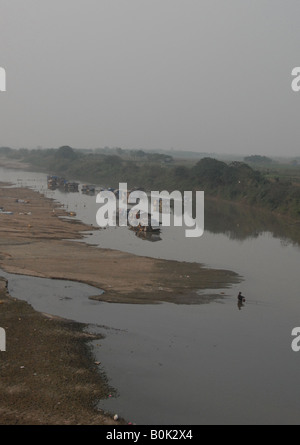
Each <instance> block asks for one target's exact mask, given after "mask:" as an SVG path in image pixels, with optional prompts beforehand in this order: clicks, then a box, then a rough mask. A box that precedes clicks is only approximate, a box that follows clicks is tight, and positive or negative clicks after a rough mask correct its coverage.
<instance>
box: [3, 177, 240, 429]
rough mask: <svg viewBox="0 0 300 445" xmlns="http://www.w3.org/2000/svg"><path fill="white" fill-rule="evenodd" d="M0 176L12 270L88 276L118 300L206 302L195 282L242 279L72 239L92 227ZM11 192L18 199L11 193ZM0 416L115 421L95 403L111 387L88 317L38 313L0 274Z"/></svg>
mask: <svg viewBox="0 0 300 445" xmlns="http://www.w3.org/2000/svg"><path fill="white" fill-rule="evenodd" d="M5 185H7V184H1V183H0V207H3V208H4V209H5V210H6V211H10V212H12V214H3V213H2V214H0V267H1V268H2V269H4V270H6V271H7V272H10V273H18V274H25V275H32V276H40V277H47V278H65V279H69V280H76V281H81V282H85V283H88V284H92V285H94V286H96V287H98V288H101V289H104V291H105V293H104V294H103V295H100V296H97V295H96V296H95V298H100V299H104V300H106V301H114V302H123V303H155V302H159V301H169V302H175V303H204V302H207V301H208V299H209V298H212V297H209V296H205V295H202V296H201V297H200V296H199V295H198V294H197V293H196V290H197V289H216V296H219V297H220V295H218V289H219V288H224V287H226V286H230V285H231V284H232V283H234V282H237V281H239V277H238V276H237V275H236V274H235V273H233V272H230V271H224V270H211V269H205V268H203V267H201V266H200V265H198V264H189V263H179V262H176V261H163V260H156V259H152V258H146V257H137V256H134V255H132V254H128V253H123V252H118V251H113V250H107V249H99V248H95V247H92V246H88V245H86V244H84V243H78V242H76V241H72V240H76V239H77V240H79V239H82V236H83V235H82V232H83V231H87V230H90V227H88V226H86V225H84V224H81V223H80V222H78V221H76V220H69V219H64V218H60V217H64V216H67V214H66V213H65V212H64V211H63V210H61V209H59V208H58V206H57V205H56V204H55V203H54V202H53V201H52V200H50V199H46V198H45V197H44V196H42V195H40V194H39V193H37V192H34V191H32V190H29V189H25V188H6V187H5ZM17 200H18V201H17ZM0 326H1V327H3V328H5V329H6V333H7V352H1V353H0V359H1V361H0V372H1V382H0V424H113V423H116V422H114V420H113V419H112V418H111V417H110V416H105V415H104V414H103V413H101V412H99V411H97V410H96V409H95V404H96V401H97V400H99V399H101V398H103V397H107V396H108V394H109V392H110V391H111V389H110V388H109V387H108V385H107V383H106V380H105V378H104V377H103V376H102V375H100V373H99V372H98V367H97V365H95V364H94V362H93V357H92V355H91V353H90V350H89V347H88V342H89V341H90V340H91V338H92V337H91V335H89V334H87V333H86V332H85V331H84V328H85V326H83V325H81V324H79V323H74V322H71V321H66V320H61V319H57V318H53V317H50V316H47V315H45V314H39V313H37V312H36V311H34V310H33V309H32V307H31V306H30V305H28V304H27V303H25V302H22V301H18V300H15V299H13V298H11V297H10V296H9V295H8V293H7V290H6V289H5V283H4V282H1V281H0Z"/></svg>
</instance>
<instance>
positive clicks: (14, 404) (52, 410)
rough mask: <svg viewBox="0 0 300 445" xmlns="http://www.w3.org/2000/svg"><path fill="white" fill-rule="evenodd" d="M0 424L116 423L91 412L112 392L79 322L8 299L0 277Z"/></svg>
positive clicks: (88, 338)
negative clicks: (2, 347) (1, 344)
mask: <svg viewBox="0 0 300 445" xmlns="http://www.w3.org/2000/svg"><path fill="white" fill-rule="evenodd" d="M0 324H1V327H3V328H4V329H5V331H6V352H3V351H2V352H0V374H1V381H0V424H1V425H79V424H84V425H116V424H124V423H125V422H124V421H123V420H121V421H118V422H116V421H114V420H113V418H112V416H109V415H107V414H105V413H103V412H101V411H99V410H97V409H96V408H95V401H96V400H99V399H100V398H106V397H107V396H108V394H109V393H111V392H112V390H111V389H110V388H109V386H108V384H107V383H106V379H105V377H104V376H102V375H101V374H100V373H99V372H98V366H97V365H96V364H95V363H94V362H93V357H92V355H91V352H90V350H89V347H88V344H87V342H88V341H90V340H91V339H94V338H95V336H94V335H91V334H89V333H87V332H85V330H84V329H85V326H84V325H83V324H79V323H75V322H71V321H67V320H62V319H59V318H57V317H52V316H50V315H46V314H40V313H38V312H36V311H34V310H33V309H32V307H31V306H30V305H29V304H27V303H26V302H24V301H19V300H16V299H14V298H12V297H11V296H10V295H9V294H8V291H7V289H6V281H5V280H4V279H2V278H0Z"/></svg>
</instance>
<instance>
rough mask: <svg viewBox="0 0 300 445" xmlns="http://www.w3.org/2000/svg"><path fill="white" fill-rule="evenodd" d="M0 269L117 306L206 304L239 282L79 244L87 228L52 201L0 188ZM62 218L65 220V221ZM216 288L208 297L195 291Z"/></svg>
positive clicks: (230, 275) (227, 275)
mask: <svg viewBox="0 0 300 445" xmlns="http://www.w3.org/2000/svg"><path fill="white" fill-rule="evenodd" d="M0 206H1V207H3V208H4V210H5V211H8V212H12V214H4V213H2V214H1V213H0V267H1V268H2V269H3V270H5V271H6V272H10V273H17V274H22V275H31V276H38V277H44V278H54V279H55V278H57V279H67V280H74V281H79V282H84V283H86V284H90V285H92V286H95V287H97V288H99V289H102V290H104V293H102V294H101V295H95V296H94V297H93V298H94V299H99V300H102V301H107V302H118V303H147V304H149V303H158V302H173V303H179V304H180V303H183V304H191V303H192V304H195V303H198V304H199V303H207V302H208V299H209V298H214V297H221V296H220V295H219V294H218V292H217V290H218V289H224V288H226V287H230V286H231V285H232V284H234V283H237V282H239V281H240V280H241V277H239V276H238V275H237V274H236V273H234V272H232V271H228V270H216V269H209V268H206V267H204V266H201V265H199V264H197V263H182V262H178V261H166V260H160V259H155V258H147V257H141V256H136V255H133V254H130V253H125V252H120V251H116V250H110V249H101V248H98V247H95V246H91V245H87V244H85V243H83V242H76V240H83V238H84V234H83V233H84V232H85V233H89V231H91V227H90V226H88V225H85V224H82V223H81V222H79V221H77V220H76V219H75V218H73V219H72V218H71V219H70V218H69V215H68V213H67V212H65V211H64V210H62V209H60V208H59V206H58V204H57V203H55V202H54V201H53V200H51V199H49V198H46V197H44V196H43V195H41V194H40V193H38V192H36V191H33V190H31V189H27V188H6V187H3V184H2V187H1V185H0ZM64 217H66V218H64ZM205 289H210V290H211V289H216V293H215V295H214V296H212V295H211V294H212V292H211V291H210V292H209V294H210V296H208V295H206V294H205V292H201V295H199V294H198V292H197V291H199V290H205Z"/></svg>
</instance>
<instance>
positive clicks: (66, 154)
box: [56, 145, 76, 160]
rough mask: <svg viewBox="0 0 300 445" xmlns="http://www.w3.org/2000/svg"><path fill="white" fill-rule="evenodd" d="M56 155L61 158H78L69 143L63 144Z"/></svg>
mask: <svg viewBox="0 0 300 445" xmlns="http://www.w3.org/2000/svg"><path fill="white" fill-rule="evenodd" d="M56 157H57V158H60V159H68V160H73V159H75V158H76V153H75V152H74V150H73V148H71V147H69V146H68V145H63V146H62V147H59V149H58V150H57V152H56Z"/></svg>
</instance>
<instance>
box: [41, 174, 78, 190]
mask: <svg viewBox="0 0 300 445" xmlns="http://www.w3.org/2000/svg"><path fill="white" fill-rule="evenodd" d="M47 184H48V189H50V190H57V189H59V190H63V191H65V192H79V183H78V182H71V181H68V180H67V179H65V178H60V177H58V176H48V177H47Z"/></svg>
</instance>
